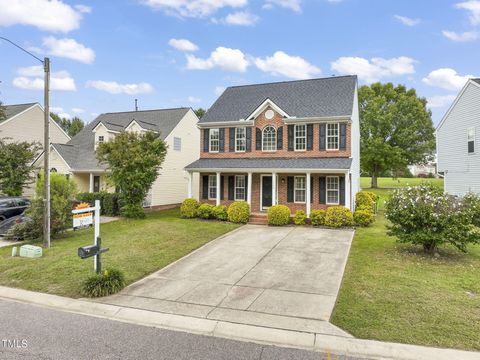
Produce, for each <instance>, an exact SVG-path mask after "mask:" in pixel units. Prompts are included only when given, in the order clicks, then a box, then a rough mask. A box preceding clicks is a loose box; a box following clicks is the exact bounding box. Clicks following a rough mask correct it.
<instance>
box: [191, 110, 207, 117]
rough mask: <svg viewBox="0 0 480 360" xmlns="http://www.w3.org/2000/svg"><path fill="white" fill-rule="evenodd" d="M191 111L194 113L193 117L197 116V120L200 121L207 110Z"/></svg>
mask: <svg viewBox="0 0 480 360" xmlns="http://www.w3.org/2000/svg"><path fill="white" fill-rule="evenodd" d="M193 111H194V112H195V115H197V117H198V118H199V119H201V118H202V117H203V115H205V113H206V112H207V110H205V109H203V108H198V109H197V110H193Z"/></svg>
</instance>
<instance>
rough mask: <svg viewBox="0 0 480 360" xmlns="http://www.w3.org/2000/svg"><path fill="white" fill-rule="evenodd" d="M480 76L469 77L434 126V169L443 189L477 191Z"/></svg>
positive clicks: (455, 192) (479, 179)
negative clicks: (435, 167) (436, 161)
mask: <svg viewBox="0 0 480 360" xmlns="http://www.w3.org/2000/svg"><path fill="white" fill-rule="evenodd" d="M479 136H480V79H470V80H469V81H468V82H467V83H466V84H465V86H464V87H463V89H462V90H461V91H460V94H459V95H458V96H457V98H456V99H455V101H454V102H453V104H452V105H451V106H450V108H449V109H448V111H447V113H446V114H445V116H444V117H443V119H442V120H441V122H440V124H439V125H438V127H437V159H438V165H437V166H438V172H439V173H440V174H442V175H443V176H444V179H445V181H444V186H445V191H446V192H448V193H450V194H453V195H459V196H462V195H465V194H466V193H468V192H475V193H477V194H480V148H479V146H480V145H479V141H478V139H479Z"/></svg>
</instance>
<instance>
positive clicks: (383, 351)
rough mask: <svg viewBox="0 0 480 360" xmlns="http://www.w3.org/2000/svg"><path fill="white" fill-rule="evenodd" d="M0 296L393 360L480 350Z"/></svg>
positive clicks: (36, 296) (438, 359) (442, 358)
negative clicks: (445, 347)
mask: <svg viewBox="0 0 480 360" xmlns="http://www.w3.org/2000/svg"><path fill="white" fill-rule="evenodd" d="M0 298H2V299H6V300H12V301H18V302H23V303H28V304H32V305H37V306H42V307H47V308H51V309H55V310H59V311H65V312H70V313H75V314H81V315H88V316H95V317H99V318H104V319H109V320H115V321H122V322H127V323H131V324H137V325H145V326H152V327H157V328H162V329H168V330H176V331H184V332H189V333H195V334H200V335H208V336H216V337H222V338H228V339H232V340H239V341H250V342H255V343H260V344H268V345H276V346H284V347H293V348H299V349H306V350H312V351H319V352H326V353H330V354H337V355H348V356H356V357H365V358H369V359H397V360H398V359H401V360H431V359H435V360H451V359H463V360H474V359H475V360H477V359H478V360H480V353H479V352H469V351H461V350H453V349H438V348H432V347H425V346H417V345H405V344H396V343H386V342H380V341H373V340H360V339H354V338H346V337H340V336H330V335H322V334H315V333H309V332H299V331H291V330H281V329H272V328H267V327H261V326H252V325H245V324H238V323H232V322H225V321H217V320H210V319H201V318H195V317H189V316H181V315H173V314H165V313H159V312H153V311H146V310H139V309H132V308H126V307H122V306H115V305H108V304H101V303H97V302H92V301H88V300H78V299H70V298H65V297H61V296H56V295H50V294H43V293H36V292H33V291H28V290H22V289H14V288H9V287H4V286H0Z"/></svg>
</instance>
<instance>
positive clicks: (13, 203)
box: [0, 197, 30, 224]
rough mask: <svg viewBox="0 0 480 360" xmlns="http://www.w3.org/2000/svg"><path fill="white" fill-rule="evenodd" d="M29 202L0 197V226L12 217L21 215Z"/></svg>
mask: <svg viewBox="0 0 480 360" xmlns="http://www.w3.org/2000/svg"><path fill="white" fill-rule="evenodd" d="M29 206H30V201H29V200H27V199H23V198H20V197H0V224H1V223H2V222H3V221H5V220H7V219H10V218H12V217H14V216H18V215H21V214H23V212H24V211H25V209H27V208H28V207H29Z"/></svg>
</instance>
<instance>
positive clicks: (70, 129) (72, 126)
mask: <svg viewBox="0 0 480 360" xmlns="http://www.w3.org/2000/svg"><path fill="white" fill-rule="evenodd" d="M50 116H51V117H52V119H53V120H54V121H55V122H56V123H57V124H58V125H60V127H61V128H62V129H63V130H64V131H65V132H66V133H67V134H68V135H69V136H70V137H73V136H75V135H77V134H78V133H79V132H80V131H81V130H82V129H83V128H84V127H85V124H84V122H83V121H82V119H80V118H79V117H77V116H75V117H74V118H72V119H68V118H66V117H61V116H59V115H58V114H55V113H50Z"/></svg>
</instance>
